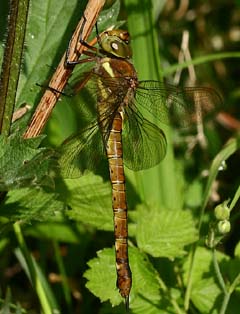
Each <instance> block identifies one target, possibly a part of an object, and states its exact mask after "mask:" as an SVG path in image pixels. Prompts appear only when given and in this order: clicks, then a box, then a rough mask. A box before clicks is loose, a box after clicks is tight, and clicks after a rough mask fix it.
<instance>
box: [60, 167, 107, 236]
mask: <svg viewBox="0 0 240 314" xmlns="http://www.w3.org/2000/svg"><path fill="white" fill-rule="evenodd" d="M64 182H65V184H66V186H67V189H68V191H69V193H68V194H67V195H66V203H67V204H68V205H69V206H70V207H71V210H69V211H67V215H68V217H69V218H71V219H74V220H76V221H81V222H83V223H85V224H90V225H92V226H94V227H96V228H98V229H100V230H111V231H112V230H113V220H112V215H113V214H112V205H111V199H112V196H111V187H110V184H109V182H106V183H104V182H103V180H102V178H101V177H99V176H96V175H93V174H90V173H89V174H87V175H85V176H83V177H81V178H79V179H66V180H64Z"/></svg>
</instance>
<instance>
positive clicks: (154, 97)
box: [59, 29, 222, 305]
mask: <svg viewBox="0 0 240 314" xmlns="http://www.w3.org/2000/svg"><path fill="white" fill-rule="evenodd" d="M97 36H98V38H97V42H98V46H99V48H96V47H93V46H90V45H89V44H88V43H85V45H86V48H87V50H86V51H85V54H86V56H87V57H85V58H83V59H80V60H79V61H77V62H74V63H71V62H69V64H70V65H72V64H74V65H75V64H77V63H80V64H81V63H90V64H91V68H90V70H89V71H88V72H87V73H84V75H83V77H81V79H79V80H77V82H76V84H74V87H73V89H74V91H75V93H79V92H80V91H82V90H87V91H88V92H89V95H91V98H93V99H94V101H93V105H92V107H91V109H92V110H93V112H94V116H95V118H94V120H93V121H92V122H91V123H89V125H88V126H87V127H86V128H85V129H84V130H83V131H81V132H80V133H79V134H78V135H75V136H72V137H70V138H69V139H67V140H66V141H65V142H64V143H63V145H62V147H61V157H60V159H59V163H60V166H61V168H62V169H63V175H64V176H65V177H77V176H78V175H81V174H82V173H83V172H84V170H85V169H90V170H92V169H94V168H95V167H96V162H97V160H98V159H99V158H100V157H99V156H105V158H106V159H107V160H108V167H109V175H110V181H111V186H112V208H113V217H114V219H113V220H114V236H115V255H116V272H117V284H116V285H117V288H118V289H119V292H120V294H121V296H122V297H123V298H124V299H125V302H126V305H128V303H129V294H130V290H131V286H132V273H131V269H130V265H129V257H128V224H127V219H128V217H127V211H128V206H127V199H126V185H125V181H126V179H125V174H124V167H125V166H126V167H128V168H129V169H131V170H134V171H140V170H144V169H149V168H152V167H154V166H156V165H158V164H159V163H160V161H161V160H163V158H164V157H165V154H166V150H167V140H166V137H165V134H164V132H163V130H162V129H161V128H160V127H159V126H158V123H156V121H158V122H162V123H165V124H166V123H167V124H169V123H170V122H171V121H172V120H173V122H175V123H176V122H178V123H179V122H180V124H181V125H182V126H183V127H185V126H188V125H191V124H194V123H195V124H196V123H197V121H198V119H199V118H200V117H202V116H204V115H206V114H208V113H211V112H213V111H214V110H215V107H216V105H219V104H220V103H221V102H222V100H221V97H220V96H219V94H218V93H217V92H216V91H215V90H214V89H211V88H207V87H184V88H179V87H176V86H173V85H168V84H164V83H162V82H158V81H153V80H147V81H139V80H138V76H137V72H136V70H135V68H134V66H133V63H132V61H131V58H132V50H131V46H130V35H129V33H128V32H127V31H125V30H121V29H113V30H107V31H104V32H103V33H101V34H100V35H97ZM80 41H81V40H80ZM149 117H151V119H150V118H149Z"/></svg>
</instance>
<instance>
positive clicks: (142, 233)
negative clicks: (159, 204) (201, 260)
mask: <svg viewBox="0 0 240 314" xmlns="http://www.w3.org/2000/svg"><path fill="white" fill-rule="evenodd" d="M138 211H139V218H138V221H137V243H138V246H139V247H140V248H141V249H142V250H143V251H144V252H146V253H149V254H150V255H152V256H154V257H169V258H173V257H179V256H180V255H183V254H185V253H186V251H185V250H184V246H186V245H189V244H191V243H193V242H195V241H197V239H198V236H197V231H196V228H195V224H194V221H193V218H192V214H191V212H190V211H187V210H186V211H183V210H181V211H180V210H175V211H174V210H167V209H165V208H161V209H160V210H158V209H157V208H156V207H155V206H152V207H149V206H148V207H146V206H139V207H138ZM150 222H151V223H150Z"/></svg>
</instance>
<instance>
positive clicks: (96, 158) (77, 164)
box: [58, 122, 106, 178]
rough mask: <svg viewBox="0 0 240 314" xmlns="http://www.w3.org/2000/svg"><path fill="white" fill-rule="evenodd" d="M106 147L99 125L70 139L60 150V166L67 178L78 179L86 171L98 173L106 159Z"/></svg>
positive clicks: (94, 125)
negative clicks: (98, 168) (98, 166)
mask: <svg viewBox="0 0 240 314" xmlns="http://www.w3.org/2000/svg"><path fill="white" fill-rule="evenodd" d="M104 153H105V152H104V146H103V141H102V136H101V133H100V130H99V126H98V124H97V123H96V122H95V123H92V124H91V125H90V126H89V127H88V128H87V129H85V130H84V131H82V132H80V133H79V134H77V135H74V136H72V137H70V138H68V139H67V140H66V141H65V142H64V143H63V144H62V145H61V147H60V149H59V160H58V161H59V165H60V169H61V174H62V176H63V177H65V178H77V177H79V176H81V175H83V173H84V172H85V171H86V170H90V171H94V172H95V171H96V169H97V165H98V164H99V163H100V162H101V161H102V160H104V159H106V157H105V154H104Z"/></svg>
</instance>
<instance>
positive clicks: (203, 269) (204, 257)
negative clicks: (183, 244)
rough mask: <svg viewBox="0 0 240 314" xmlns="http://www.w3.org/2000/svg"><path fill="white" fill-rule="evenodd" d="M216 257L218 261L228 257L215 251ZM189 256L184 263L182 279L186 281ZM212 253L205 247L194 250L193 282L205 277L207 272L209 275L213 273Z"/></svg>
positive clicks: (225, 259)
mask: <svg viewBox="0 0 240 314" xmlns="http://www.w3.org/2000/svg"><path fill="white" fill-rule="evenodd" d="M217 258H218V261H219V262H223V261H225V262H226V261H228V260H229V258H228V257H227V256H226V255H224V254H222V253H220V252H217ZM189 263H190V258H188V259H187V260H186V262H185V264H184V270H185V271H184V277H183V278H184V281H185V282H186V281H187V278H186V276H187V271H186V270H187V269H188V267H189ZM213 271H214V270H213V255H212V251H211V250H209V249H207V248H205V247H198V249H197V251H196V266H195V267H194V271H193V284H194V282H196V283H198V282H199V281H200V280H201V279H202V278H203V277H204V278H206V275H207V274H208V276H209V277H212V275H213Z"/></svg>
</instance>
